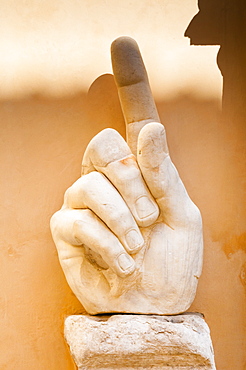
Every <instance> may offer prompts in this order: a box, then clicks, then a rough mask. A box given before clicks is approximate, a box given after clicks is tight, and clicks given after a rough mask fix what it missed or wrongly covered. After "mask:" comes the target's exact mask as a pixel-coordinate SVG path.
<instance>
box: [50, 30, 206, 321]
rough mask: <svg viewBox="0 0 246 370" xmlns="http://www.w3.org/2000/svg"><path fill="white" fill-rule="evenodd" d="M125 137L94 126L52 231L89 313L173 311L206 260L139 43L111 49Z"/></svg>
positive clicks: (184, 305)
mask: <svg viewBox="0 0 246 370" xmlns="http://www.w3.org/2000/svg"><path fill="white" fill-rule="evenodd" d="M111 52H112V64H113V70H114V76H115V80H116V84H117V87H118V92H119V98H120V101H121V106H122V110H123V113H124V116H125V121H126V131H127V141H125V140H124V139H123V138H122V137H121V136H120V134H119V133H118V132H117V131H115V130H113V129H106V130H103V131H101V132H100V133H99V134H97V135H96V136H95V137H94V138H93V139H92V140H91V142H90V143H89V145H88V147H87V149H86V151H85V153H84V157H83V161H82V176H81V177H80V178H79V179H78V180H77V181H76V182H75V183H74V184H73V185H72V186H71V187H70V188H69V189H68V190H67V191H66V193H65V197H64V204H63V206H62V208H61V210H60V211H58V212H56V213H55V214H54V215H53V217H52V219H51V230H52V235H53V239H54V241H55V244H56V247H57V250H58V254H59V259H60V262H61V265H62V268H63V271H64V273H65V276H66V278H67V281H68V283H69V285H70V287H71V288H72V290H73V291H74V293H75V294H76V296H77V297H78V299H79V300H80V301H81V302H82V304H83V305H84V307H85V309H86V310H87V311H88V312H89V313H91V314H97V313H104V312H131V313H146V314H147V313H153V314H177V313H181V312H184V311H185V310H186V309H188V308H189V306H190V304H191V303H192V301H193V299H194V296H195V292H196V287H197V282H198V278H199V276H200V273H201V267H202V252H203V238H202V222H201V215H200V212H199V210H198V208H197V207H196V206H195V205H194V203H193V202H192V201H191V199H190V198H189V196H188V194H187V192H186V189H185V187H184V185H183V183H182V181H181V179H180V177H179V174H178V172H177V170H176V168H175V166H174V165H173V163H172V161H171V159H170V156H169V153H168V147H167V142H166V135H165V129H164V127H163V125H162V124H161V123H160V122H159V117H158V113H157V111H156V107H155V103H154V100H153V97H152V94H151V91H150V87H149V83H148V78H147V74H146V70H145V67H144V64H143V62H142V58H141V55H140V52H139V49H138V46H137V44H136V43H135V41H134V40H132V39H130V38H126V37H123V38H119V39H117V40H115V41H114V43H113V44H112V48H111Z"/></svg>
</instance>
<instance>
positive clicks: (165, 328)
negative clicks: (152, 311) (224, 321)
mask: <svg viewBox="0 0 246 370" xmlns="http://www.w3.org/2000/svg"><path fill="white" fill-rule="evenodd" d="M65 337H66V340H67V342H68V344H69V346H70V350H71V353H72V356H73V358H74V360H75V362H76V364H77V366H78V369H79V370H82V369H83V370H92V369H100V370H106V369H107V370H109V369H118V370H131V369H158V370H171V369H175V370H177V369H183V370H188V369H189V370H192V369H193V370H215V363H214V355H213V347H212V343H211V339H210V333H209V328H208V326H207V324H206V323H205V321H204V319H203V317H202V316H201V315H200V314H193V313H190V314H183V315H177V316H147V315H113V316H102V317H98V316H93V317H92V316H84V315H77V316H75V315H74V316H69V317H68V318H67V319H66V321H65Z"/></svg>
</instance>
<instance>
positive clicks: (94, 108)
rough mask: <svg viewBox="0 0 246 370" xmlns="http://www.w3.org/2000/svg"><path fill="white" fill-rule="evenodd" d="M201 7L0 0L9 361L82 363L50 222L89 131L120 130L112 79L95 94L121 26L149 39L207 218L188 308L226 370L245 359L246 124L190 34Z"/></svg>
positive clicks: (163, 109) (75, 172) (151, 67)
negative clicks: (72, 344)
mask: <svg viewBox="0 0 246 370" xmlns="http://www.w3.org/2000/svg"><path fill="white" fill-rule="evenodd" d="M197 10H198V8H197V4H196V1H193V0H186V1H185V2H184V1H183V0H174V1H173V0H172V1H171V0H156V1H153V0H136V1H134V2H132V1H130V0H125V1H113V0H107V1H96V0H90V1H89V0H88V1H87V0H83V1H76V0H71V1H68V0H67V1H66V0H63V1H58V0H49V1H48V0H47V1H46V0H44V1H42V2H37V1H35V0H29V1H26V0H25V1H24V0H21V1H20V0H19V1H17V0H11V1H9V0H8V1H7V0H1V2H0V14H1V23H0V31H1V32H0V55H1V58H0V81H1V87H0V98H1V102H0V104H1V106H0V122H1V123H0V130H1V135H0V137H1V146H0V153H1V164H0V165H1V174H2V176H1V179H2V181H1V183H0V189H1V191H0V194H1V205H2V207H1V211H0V218H1V221H0V222H1V225H2V227H1V238H0V240H1V249H0V253H1V261H2V268H1V269H0V274H1V279H0V281H1V304H0V309H1V315H0V320H1V324H0V328H1V336H0V338H1V352H0V368H1V369H6V370H12V369H15V370H24V369H35V370H43V369H49V370H63V369H64V370H70V369H74V365H73V362H72V360H71V358H70V355H69V351H68V349H67V346H66V344H65V342H64V339H63V332H62V330H63V320H64V317H65V316H66V315H69V314H75V313H81V312H84V311H83V308H82V307H81V305H80V304H79V302H78V301H77V300H76V298H75V297H74V295H73V293H72V292H71V291H70V289H69V288H68V286H67V284H66V281H65V279H64V276H63V273H62V271H61V269H60V266H59V263H58V259H57V254H56V250H55V246H54V244H53V242H52V239H51V235H50V231H49V219H50V216H51V215H52V214H53V213H54V211H56V210H57V209H58V208H59V207H60V206H61V203H62V198H63V193H64V191H65V189H66V188H67V187H68V186H69V185H70V184H71V183H72V182H73V181H74V180H76V179H77V178H78V177H79V174H80V161H81V158H82V154H83V151H84V149H85V147H86V145H87V143H88V142H89V140H90V139H91V138H92V137H93V135H95V134H96V133H97V132H98V131H99V130H101V129H103V128H106V127H113V128H116V129H118V130H119V131H120V132H121V133H122V134H124V122H123V119H122V115H121V112H120V109H119V103H118V101H117V95H116V91H115V87H114V84H113V80H112V78H111V77H110V76H109V75H107V76H104V77H103V78H100V79H99V80H97V81H96V82H95V83H94V84H93V86H92V87H91V89H90V92H89V95H88V96H87V95H86V94H87V90H88V89H89V87H90V84H91V83H92V82H93V80H94V79H96V78H97V77H98V76H99V75H102V74H104V73H110V72H111V66H110V57H109V48H110V44H111V42H112V41H113V39H114V38H116V37H117V36H120V35H129V36H132V37H134V38H135V39H136V40H137V41H138V42H139V45H140V47H141V50H142V54H143V56H144V59H145V62H146V66H147V69H148V71H149V76H150V81H151V85H152V88H153V93H154V96H155V98H156V102H157V106H158V110H159V113H160V116H161V118H162V121H163V123H164V124H165V126H166V129H167V134H168V141H169V146H170V152H171V155H172V158H173V161H174V163H175V164H176V166H177V168H178V170H179V172H180V175H181V177H182V178H183V180H184V182H185V185H186V187H187V189H188V191H189V193H190V195H191V197H192V198H193V200H194V201H195V202H196V203H197V205H198V206H199V208H200V209H201V212H202V215H203V220H204V234H205V235H204V237H205V256H204V270H203V275H202V278H201V281H200V284H199V289H198V293H197V297H196V300H195V302H194V304H193V305H192V307H191V310H193V311H199V312H203V313H204V314H205V317H206V320H207V322H208V324H209V325H210V328H211V333H212V339H213V343H214V349H215V358H216V363H217V367H218V370H232V369H233V370H234V369H237V370H244V369H246V355H245V353H244V352H245V351H244V349H245V334H246V327H245V305H246V300H245V286H246V279H245V274H246V267H245V266H246V259H245V220H246V211H245V180H246V173H245V144H244V143H245V136H246V129H245V125H244V120H243V119H242V115H241V116H240V112H238V111H235V110H233V109H234V108H233V107H234V106H233V101H230V100H228V104H227V114H226V117H225V114H223V112H221V89H222V78H221V75H220V72H219V70H218V67H217V65H216V54H217V51H218V47H217V46H189V40H188V39H187V38H184V36H183V35H184V32H185V29H186V28H187V26H188V24H189V22H190V20H191V18H192V17H193V16H194V14H195V13H196V12H197ZM232 69H233V68H232ZM231 94H232V93H231ZM229 95H230V94H229ZM232 100H233V99H232ZM228 111H229V112H231V115H230V114H229V115H228ZM228 117H229V118H228ZM231 117H233V118H231Z"/></svg>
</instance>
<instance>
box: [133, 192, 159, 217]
mask: <svg viewBox="0 0 246 370" xmlns="http://www.w3.org/2000/svg"><path fill="white" fill-rule="evenodd" d="M136 210H137V214H138V217H139V218H141V219H142V218H146V217H148V216H150V215H152V214H153V213H155V212H156V207H155V205H154V204H153V202H152V201H151V200H150V199H149V198H148V197H147V196H146V195H144V196H143V197H141V198H138V199H137V201H136Z"/></svg>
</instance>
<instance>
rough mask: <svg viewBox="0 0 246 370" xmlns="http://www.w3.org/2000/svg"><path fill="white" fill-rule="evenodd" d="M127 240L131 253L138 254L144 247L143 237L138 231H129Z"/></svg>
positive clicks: (126, 236)
mask: <svg viewBox="0 0 246 370" xmlns="http://www.w3.org/2000/svg"><path fill="white" fill-rule="evenodd" d="M125 238H126V243H127V246H128V249H129V251H130V252H138V251H139V250H140V249H141V248H142V246H143V245H144V240H143V237H142V235H141V234H140V233H139V232H138V231H137V230H134V229H132V230H130V231H128V232H127V233H126V235H125Z"/></svg>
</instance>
